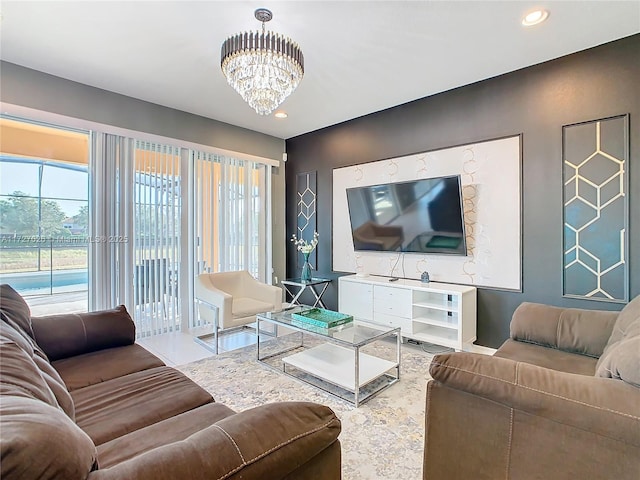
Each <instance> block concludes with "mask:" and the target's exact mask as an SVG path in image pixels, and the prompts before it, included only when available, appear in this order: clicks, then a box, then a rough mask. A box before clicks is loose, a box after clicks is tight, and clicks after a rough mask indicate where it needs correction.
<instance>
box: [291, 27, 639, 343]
mask: <svg viewBox="0 0 640 480" xmlns="http://www.w3.org/2000/svg"><path fill="white" fill-rule="evenodd" d="M490 58H491V53H489V52H488V53H487V61H490ZM638 59H640V35H634V36H631V37H627V38H624V39H621V40H618V41H615V42H611V43H608V44H605V45H602V46H599V47H596V48H592V49H589V50H585V51H583V52H578V53H575V54H572V55H569V56H566V57H562V58H559V59H556V60H553V61H550V62H546V63H543V64H540V65H536V66H533V67H529V68H526V69H522V70H519V71H516V72H512V73H509V74H506V75H502V76H499V77H495V78H492V79H488V80H485V81H482V82H478V83H474V84H472V85H467V86H464V87H461V88H457V89H455V90H451V91H448V92H444V93H441V94H438V95H434V96H431V97H427V98H424V99H420V100H416V101H414V102H410V103H407V104H404V105H399V106H397V107H393V108H390V109H388V110H384V111H381V112H377V113H374V114H371V115H367V116H365V117H361V118H357V119H354V120H350V121H348V122H344V123H341V124H338V125H334V126H332V127H328V128H325V129H322V130H319V131H316V132H312V133H308V134H305V135H301V136H298V137H294V138H291V139H288V140H287V142H286V143H287V154H288V158H289V161H288V163H287V185H289V188H288V189H287V237H290V236H291V234H292V233H294V231H295V225H296V218H295V212H296V208H295V205H296V204H295V202H296V199H295V189H294V188H293V187H291V186H292V185H295V178H296V175H297V174H298V173H300V172H305V171H309V170H317V172H318V177H317V178H318V180H317V181H318V185H317V188H318V192H317V205H318V207H317V208H318V210H317V214H318V232H319V234H320V244H319V245H318V274H320V275H323V276H327V277H331V278H337V277H338V276H339V275H340V273H338V272H334V271H332V267H331V256H332V248H340V245H332V241H331V216H332V205H331V199H332V172H333V169H334V168H338V167H344V166H347V165H355V164H360V163H367V162H371V161H375V160H381V159H386V158H393V157H398V156H403V155H409V154H413V153H418V152H424V151H429V150H436V149H440V148H446V147H450V146H456V145H462V144H467V143H473V142H477V141H481V140H487V139H494V138H499V137H504V136H509V135H515V134H522V162H523V164H522V181H523V194H522V195H523V198H522V199H523V216H522V218H523V220H522V222H523V225H522V231H523V290H522V292H521V293H519V292H507V291H500V290H492V289H486V288H480V289H478V341H477V342H476V343H478V344H480V345H485V346H489V347H498V346H499V345H500V344H501V343H502V342H503V341H504V340H505V339H506V338H508V336H509V321H510V319H511V315H512V314H513V311H514V310H515V308H516V307H517V306H518V305H519V304H520V303H521V302H525V301H528V302H542V303H547V304H552V305H558V306H565V307H575V308H594V309H611V310H619V309H620V308H621V305H620V304H612V303H604V302H596V301H591V300H578V299H568V298H563V296H562V295H563V294H562V263H563V261H562V126H563V125H569V124H573V123H578V122H583V121H587V120H593V119H599V118H606V117H610V116H614V115H620V114H625V113H628V114H629V115H630V117H629V118H630V126H631V127H630V130H631V134H630V147H631V148H630V161H629V185H630V190H629V205H630V219H629V227H630V235H629V240H630V251H629V271H630V293H631V297H634V296H636V295H638V294H640V128H638V123H639V120H638V119H639V118H640V81H639V80H638V79H640V62H639V61H638ZM398 88H402V86H401V85H398ZM309 114H313V112H309ZM288 248H289V250H288V251H287V274H288V276H295V275H296V274H297V273H299V272H296V266H295V262H294V261H293V260H292V259H295V253H294V251H293V248H292V247H291V246H289V247H288ZM337 288H338V286H337V281H334V282H333V283H332V285H331V287H330V289H329V290H328V292H327V294H325V295H326V296H325V299H326V302H325V303H326V304H327V306H328V307H329V308H334V309H335V308H337Z"/></svg>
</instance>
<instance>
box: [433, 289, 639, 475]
mask: <svg viewBox="0 0 640 480" xmlns="http://www.w3.org/2000/svg"><path fill="white" fill-rule="evenodd" d="M430 372H431V375H432V377H433V380H431V381H429V383H428V384H427V402H426V430H425V451H424V478H425V479H429V480H458V479H460V480H462V479H465V480H466V479H474V480H496V479H505V480H519V479H523V480H529V479H545V480H547V479H548V480H564V479H566V480H574V479H589V480H638V479H640V297H637V298H636V299H635V300H633V301H632V302H630V303H629V304H628V305H627V306H626V307H625V308H624V309H623V310H622V311H621V312H620V314H618V313H617V312H602V311H591V310H579V309H562V308H557V307H551V306H547V305H541V304H532V303H524V304H522V305H521V306H520V307H518V309H517V310H516V312H515V313H514V315H513V318H512V321H511V338H510V339H509V340H507V341H506V342H505V343H504V344H503V345H502V346H501V347H500V348H499V349H498V351H497V352H496V354H495V355H494V356H487V355H478V354H472V353H464V352H460V353H451V354H444V355H438V356H436V357H435V358H434V360H433V362H432V364H431V367H430Z"/></svg>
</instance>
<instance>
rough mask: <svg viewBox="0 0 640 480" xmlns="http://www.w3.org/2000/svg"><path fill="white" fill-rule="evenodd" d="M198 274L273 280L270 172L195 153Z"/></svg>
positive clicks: (255, 165) (247, 163) (254, 165)
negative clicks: (236, 274) (236, 273)
mask: <svg viewBox="0 0 640 480" xmlns="http://www.w3.org/2000/svg"><path fill="white" fill-rule="evenodd" d="M194 161H195V168H194V170H195V174H194V184H195V185H194V213H195V235H196V250H195V257H196V258H195V260H196V271H197V272H198V273H200V272H224V271H231V270H248V271H249V272H250V273H251V274H252V275H253V276H254V277H256V278H257V279H259V280H261V281H264V282H266V281H267V279H269V278H270V275H271V271H270V270H271V243H270V242H271V234H270V230H271V226H270V221H271V219H270V214H269V213H270V212H269V202H270V199H271V181H270V179H271V177H270V175H269V173H270V172H269V167H268V166H266V165H264V164H262V163H257V162H250V161H245V160H239V159H235V158H230V157H227V156H223V155H215V154H210V153H205V152H194Z"/></svg>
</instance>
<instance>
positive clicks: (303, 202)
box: [296, 172, 317, 268]
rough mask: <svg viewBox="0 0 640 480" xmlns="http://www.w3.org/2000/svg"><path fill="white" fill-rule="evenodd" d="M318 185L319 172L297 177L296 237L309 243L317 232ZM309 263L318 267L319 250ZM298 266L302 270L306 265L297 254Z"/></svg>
mask: <svg viewBox="0 0 640 480" xmlns="http://www.w3.org/2000/svg"><path fill="white" fill-rule="evenodd" d="M316 183H317V172H306V173H299V174H298V176H297V177H296V194H297V206H296V215H297V226H296V236H297V237H298V238H301V239H304V240H306V241H307V242H311V241H312V240H313V232H315V231H316V228H317V226H316V223H317V222H316V205H317V202H316V191H317V190H316ZM309 263H311V265H312V266H313V267H314V268H315V266H316V265H317V250H314V251H313V252H312V253H311V255H309ZM297 265H298V268H301V267H302V265H304V256H303V255H302V253H301V252H297Z"/></svg>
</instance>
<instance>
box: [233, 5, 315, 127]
mask: <svg viewBox="0 0 640 480" xmlns="http://www.w3.org/2000/svg"><path fill="white" fill-rule="evenodd" d="M255 16H256V18H257V19H258V20H261V21H262V33H261V32H257V31H256V32H245V33H239V34H237V35H234V36H232V37H229V38H228V39H227V40H226V41H225V42H224V43H223V44H222V53H221V62H220V64H221V67H222V72H223V73H224V75H225V77H226V78H227V82H229V85H231V86H232V87H233V88H234V89H235V91H236V92H238V93H239V94H240V95H241V96H242V98H243V99H244V101H245V102H247V103H248V104H249V106H251V108H253V109H254V110H255V111H256V112H257V113H258V114H260V115H269V114H270V113H271V112H273V111H274V110H275V109H276V108H278V106H279V105H280V104H281V103H282V102H283V101H284V99H285V98H287V97H288V96H289V95H290V94H291V93H292V92H293V91H294V90H295V89H296V87H297V86H298V84H299V83H300V80H302V77H303V75H304V57H303V55H302V50H301V49H300V47H299V46H298V44H297V43H295V42H293V41H292V40H291V39H290V38H286V37H283V36H281V35H280V34H276V33H273V32H269V31H265V23H264V22H265V21H269V20H271V17H272V16H271V12H268V11H266V12H265V10H264V9H258V10H256V12H255Z"/></svg>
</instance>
